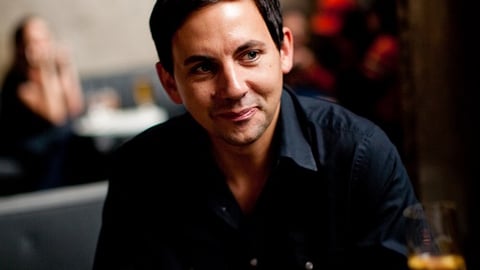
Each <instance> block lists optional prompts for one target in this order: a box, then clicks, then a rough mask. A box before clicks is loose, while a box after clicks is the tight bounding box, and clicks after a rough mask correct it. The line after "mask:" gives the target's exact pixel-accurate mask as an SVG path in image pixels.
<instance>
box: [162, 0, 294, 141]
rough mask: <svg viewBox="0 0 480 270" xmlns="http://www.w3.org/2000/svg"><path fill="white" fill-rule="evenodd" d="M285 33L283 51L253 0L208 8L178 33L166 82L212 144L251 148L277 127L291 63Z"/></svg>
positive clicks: (218, 4)
mask: <svg viewBox="0 0 480 270" xmlns="http://www.w3.org/2000/svg"><path fill="white" fill-rule="evenodd" d="M284 32H285V35H286V37H285V42H284V45H283V46H282V48H281V50H280V51H279V50H278V48H277V47H276V46H275V43H274V42H273V40H272V38H271V36H270V33H269V31H268V28H267V26H266V24H265V22H264V21H263V18H262V16H261V14H260V13H259V11H258V10H257V8H256V6H255V3H254V2H253V1H251V0H240V1H224V2H220V3H217V4H213V5H210V6H208V7H205V8H203V9H201V10H199V11H196V12H195V13H193V14H191V15H190V16H189V17H188V19H187V21H186V22H185V24H184V25H182V27H181V28H180V29H179V30H178V31H177V33H176V34H175V35H174V37H173V41H172V42H173V43H172V45H173V60H174V74H175V75H174V77H172V76H171V75H170V74H166V72H159V73H160V74H161V73H163V75H160V77H161V79H162V83H163V85H164V87H165V89H166V90H167V92H168V94H169V95H170V97H171V98H172V100H174V101H175V102H177V103H183V104H184V105H185V107H186V109H187V110H188V111H189V112H190V113H191V114H192V116H193V117H194V118H195V119H196V120H197V121H198V122H199V123H200V124H201V125H202V126H203V127H204V128H205V129H206V130H207V131H208V132H209V134H210V136H211V138H212V139H213V140H220V141H222V142H226V143H228V144H230V145H238V146H241V145H248V144H250V143H252V142H255V141H257V140H258V139H259V138H260V137H261V136H262V135H263V134H264V132H265V131H266V130H270V131H272V130H273V129H274V125H271V124H272V122H274V121H275V120H276V119H277V116H278V113H279V108H280V96H281V92H282V83H283V74H284V73H286V72H288V71H289V70H290V68H291V64H292V56H291V50H292V48H291V46H292V45H291V41H292V38H291V33H290V31H289V30H288V29H284ZM162 77H163V78H162ZM272 132H273V131H272Z"/></svg>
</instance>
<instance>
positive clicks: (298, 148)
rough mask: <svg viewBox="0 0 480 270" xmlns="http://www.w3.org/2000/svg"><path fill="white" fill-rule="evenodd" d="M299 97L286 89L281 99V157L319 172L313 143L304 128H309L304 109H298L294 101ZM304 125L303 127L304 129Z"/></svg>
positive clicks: (279, 130) (279, 134) (279, 127)
mask: <svg viewBox="0 0 480 270" xmlns="http://www.w3.org/2000/svg"><path fill="white" fill-rule="evenodd" d="M296 98H297V97H296V96H294V94H293V93H291V92H289V91H288V90H286V89H284V90H283V92H282V98H281V109H280V117H279V123H278V132H279V133H278V138H279V140H280V152H279V153H280V157H286V158H290V159H291V160H293V161H294V162H295V163H296V164H297V165H299V166H301V167H304V168H306V169H310V170H315V171H316V170H317V165H316V162H315V158H314V155H313V153H312V148H313V147H312V146H311V145H310V143H311V142H309V140H308V134H305V133H304V132H303V130H302V128H307V127H308V122H307V119H306V117H304V116H303V115H302V113H303V111H302V110H303V108H297V106H298V105H297V104H298V103H297V104H295V102H294V100H293V99H296ZM302 125H303V127H302Z"/></svg>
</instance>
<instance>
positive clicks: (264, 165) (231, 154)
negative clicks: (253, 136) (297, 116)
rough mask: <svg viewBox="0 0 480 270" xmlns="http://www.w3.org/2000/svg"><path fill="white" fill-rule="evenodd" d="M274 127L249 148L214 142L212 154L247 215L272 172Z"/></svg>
mask: <svg viewBox="0 0 480 270" xmlns="http://www.w3.org/2000/svg"><path fill="white" fill-rule="evenodd" d="M272 125H273V123H272ZM273 126H274V125H273ZM273 126H272V127H271V128H270V129H267V131H266V132H265V133H264V134H263V136H262V137H261V138H259V139H258V140H257V141H256V142H254V143H252V144H250V145H248V146H232V145H228V146H225V145H224V144H222V145H219V143H214V147H213V148H214V150H213V152H214V155H215V158H216V160H217V163H218V165H219V167H220V168H221V170H222V171H223V173H224V175H225V178H226V182H227V184H228V186H229V188H230V190H231V191H232V193H233V195H234V196H235V198H236V200H237V202H238V204H239V206H240V208H241V209H242V210H243V211H244V212H245V213H249V212H250V211H251V210H252V209H253V207H254V206H255V203H256V201H257V199H258V197H259V196H260V193H261V191H262V190H263V187H264V185H265V183H266V181H267V179H268V177H269V175H270V172H271V169H272V162H273V153H272V141H273V130H274V127H273Z"/></svg>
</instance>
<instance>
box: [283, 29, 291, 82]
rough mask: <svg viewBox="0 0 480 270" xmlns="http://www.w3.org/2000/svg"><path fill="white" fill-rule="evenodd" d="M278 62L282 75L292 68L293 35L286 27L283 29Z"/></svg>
mask: <svg viewBox="0 0 480 270" xmlns="http://www.w3.org/2000/svg"><path fill="white" fill-rule="evenodd" d="M280 61H281V65H282V72H283V74H286V73H288V72H289V71H290V70H291V69H292V66H293V34H292V31H291V30H290V29H289V28H288V27H284V28H283V42H282V47H281V48H280Z"/></svg>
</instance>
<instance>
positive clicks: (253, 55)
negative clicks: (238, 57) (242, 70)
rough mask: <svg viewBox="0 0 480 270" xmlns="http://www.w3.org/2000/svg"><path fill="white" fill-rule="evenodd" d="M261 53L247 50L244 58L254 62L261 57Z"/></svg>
mask: <svg viewBox="0 0 480 270" xmlns="http://www.w3.org/2000/svg"><path fill="white" fill-rule="evenodd" d="M259 54H260V53H259V51H256V50H252V51H248V52H246V53H245V54H244V56H243V58H244V60H246V61H248V62H253V61H255V60H257V59H258V58H259Z"/></svg>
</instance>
